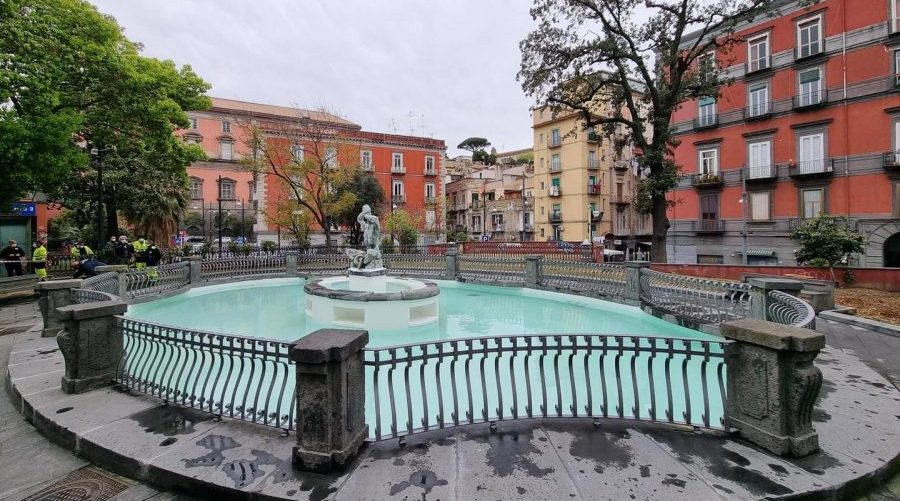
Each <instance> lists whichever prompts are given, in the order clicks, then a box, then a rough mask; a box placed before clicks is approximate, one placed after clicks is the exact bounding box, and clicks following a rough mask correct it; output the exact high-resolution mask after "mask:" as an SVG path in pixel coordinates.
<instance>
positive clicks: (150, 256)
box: [146, 240, 162, 281]
mask: <svg viewBox="0 0 900 501" xmlns="http://www.w3.org/2000/svg"><path fill="white" fill-rule="evenodd" d="M146 256H147V278H149V279H150V280H151V281H156V280H158V279H159V273H158V272H157V270H156V267H157V266H159V262H160V260H162V252H160V250H159V247H157V246H156V245H155V244H154V243H153V240H147V252H146Z"/></svg>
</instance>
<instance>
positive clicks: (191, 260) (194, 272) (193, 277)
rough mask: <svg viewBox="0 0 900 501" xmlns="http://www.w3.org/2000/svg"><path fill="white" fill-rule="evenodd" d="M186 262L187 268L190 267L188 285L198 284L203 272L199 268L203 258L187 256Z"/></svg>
mask: <svg viewBox="0 0 900 501" xmlns="http://www.w3.org/2000/svg"><path fill="white" fill-rule="evenodd" d="M187 260H188V266H190V267H191V274H190V283H192V284H199V283H200V279H201V278H202V275H203V270H202V268H201V265H202V263H203V258H202V257H200V256H188V258H187Z"/></svg>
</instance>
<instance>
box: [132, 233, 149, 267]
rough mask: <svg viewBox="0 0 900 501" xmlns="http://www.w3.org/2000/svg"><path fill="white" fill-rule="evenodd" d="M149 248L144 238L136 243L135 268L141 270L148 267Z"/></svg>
mask: <svg viewBox="0 0 900 501" xmlns="http://www.w3.org/2000/svg"><path fill="white" fill-rule="evenodd" d="M147 247H148V245H147V241H146V240H144V237H141V238H139V239H137V240H135V242H134V267H135V268H137V269H139V270H140V269H143V268H146V267H147Z"/></svg>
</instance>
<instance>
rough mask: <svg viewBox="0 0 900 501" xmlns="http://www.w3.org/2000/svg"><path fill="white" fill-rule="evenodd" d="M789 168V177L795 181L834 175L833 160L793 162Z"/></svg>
mask: <svg viewBox="0 0 900 501" xmlns="http://www.w3.org/2000/svg"><path fill="white" fill-rule="evenodd" d="M790 168H791V170H790V173H791V177H792V178H795V179H804V178H815V177H828V176H831V175H833V174H834V159H831V158H825V159H822V160H807V161H804V162H795V163H794V164H791V166H790Z"/></svg>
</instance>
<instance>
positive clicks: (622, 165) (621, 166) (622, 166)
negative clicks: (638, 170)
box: [613, 160, 630, 171]
mask: <svg viewBox="0 0 900 501" xmlns="http://www.w3.org/2000/svg"><path fill="white" fill-rule="evenodd" d="M628 167H630V164H629V163H628V160H613V169H616V170H617V171H627V170H628Z"/></svg>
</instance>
